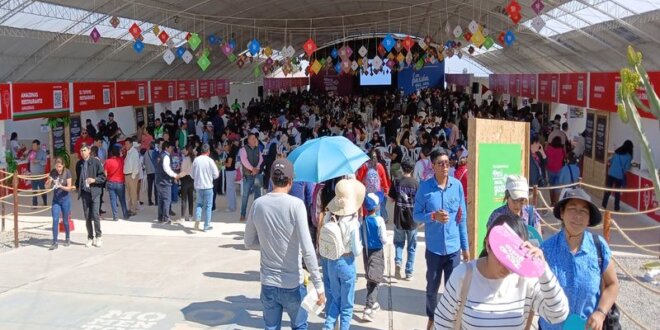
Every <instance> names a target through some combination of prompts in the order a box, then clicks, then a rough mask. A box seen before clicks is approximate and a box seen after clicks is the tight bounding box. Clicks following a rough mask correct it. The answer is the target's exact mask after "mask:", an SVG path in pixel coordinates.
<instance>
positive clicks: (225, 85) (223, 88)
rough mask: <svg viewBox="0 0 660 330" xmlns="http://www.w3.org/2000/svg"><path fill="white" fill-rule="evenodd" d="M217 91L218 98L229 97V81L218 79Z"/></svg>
mask: <svg viewBox="0 0 660 330" xmlns="http://www.w3.org/2000/svg"><path fill="white" fill-rule="evenodd" d="M215 90H216V95H218V96H227V95H229V80H227V79H216V81H215Z"/></svg>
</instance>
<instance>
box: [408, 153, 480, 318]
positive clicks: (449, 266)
mask: <svg viewBox="0 0 660 330" xmlns="http://www.w3.org/2000/svg"><path fill="white" fill-rule="evenodd" d="M430 158H431V162H433V171H434V173H435V175H434V176H433V177H432V178H430V179H428V180H426V181H424V182H422V183H421V184H420V186H419V190H417V194H416V195H415V207H414V209H413V219H414V220H415V221H416V222H420V223H424V225H425V226H424V227H425V236H424V237H426V253H425V256H426V316H428V318H429V320H428V324H427V329H432V328H433V316H434V311H435V307H436V305H437V304H438V289H439V288H440V279H441V278H442V274H443V273H444V276H445V284H446V283H447V280H448V279H449V276H451V273H452V271H453V270H454V268H456V267H457V266H458V265H459V264H460V262H461V254H460V252H461V250H462V251H463V253H462V255H463V258H464V259H465V260H467V259H469V254H468V235H467V225H466V219H467V216H466V207H465V198H464V195H463V185H461V182H460V181H458V180H457V179H455V178H453V177H450V176H449V156H447V153H446V152H445V151H444V150H434V151H433V152H432V153H431V156H430ZM459 208H460V209H461V210H462V212H461V218H460V219H457V216H458V210H459Z"/></svg>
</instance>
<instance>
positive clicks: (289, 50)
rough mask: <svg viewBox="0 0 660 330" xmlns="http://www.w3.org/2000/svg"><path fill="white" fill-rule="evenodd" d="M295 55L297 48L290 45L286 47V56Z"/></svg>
mask: <svg viewBox="0 0 660 330" xmlns="http://www.w3.org/2000/svg"><path fill="white" fill-rule="evenodd" d="M294 55H296V49H295V48H293V46H291V45H289V47H287V48H286V57H293V56H294ZM296 61H298V60H296Z"/></svg>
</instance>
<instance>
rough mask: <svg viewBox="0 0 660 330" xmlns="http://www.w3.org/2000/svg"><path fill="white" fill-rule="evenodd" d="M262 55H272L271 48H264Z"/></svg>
mask: <svg viewBox="0 0 660 330" xmlns="http://www.w3.org/2000/svg"><path fill="white" fill-rule="evenodd" d="M264 55H266V56H267V57H271V56H273V49H272V48H270V46H268V47H266V48H264Z"/></svg>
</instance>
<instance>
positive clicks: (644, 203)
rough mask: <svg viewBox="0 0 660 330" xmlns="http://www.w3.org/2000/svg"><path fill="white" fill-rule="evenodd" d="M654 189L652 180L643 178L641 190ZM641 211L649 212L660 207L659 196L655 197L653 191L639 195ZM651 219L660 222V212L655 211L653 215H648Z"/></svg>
mask: <svg viewBox="0 0 660 330" xmlns="http://www.w3.org/2000/svg"><path fill="white" fill-rule="evenodd" d="M649 187H653V182H651V180H649V179H647V178H644V177H642V182H641V185H640V188H649ZM639 195H640V196H639V204H640V205H639V210H640V211H647V210H653V209H655V208H657V207H658V206H660V204H658V203H659V201H658V196H656V195H655V192H654V191H653V190H647V191H642V192H640V193H639ZM646 215H648V216H649V217H651V218H653V219H655V220H656V221H660V211H655V212H652V213H647V214H646Z"/></svg>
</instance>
